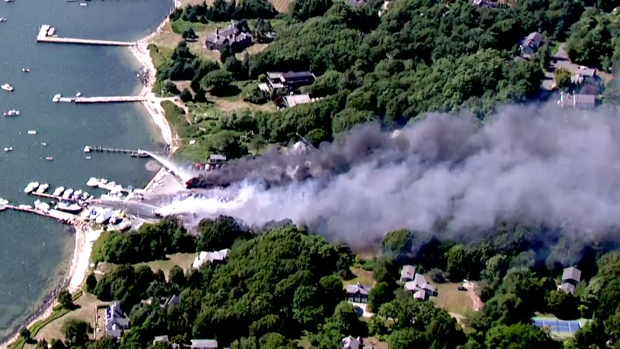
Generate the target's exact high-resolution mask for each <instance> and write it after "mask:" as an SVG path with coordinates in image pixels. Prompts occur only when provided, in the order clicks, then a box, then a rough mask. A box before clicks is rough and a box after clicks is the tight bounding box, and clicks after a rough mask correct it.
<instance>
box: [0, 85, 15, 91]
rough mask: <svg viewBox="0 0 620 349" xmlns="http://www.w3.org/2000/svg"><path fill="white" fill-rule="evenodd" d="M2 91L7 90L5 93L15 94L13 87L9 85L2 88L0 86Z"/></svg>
mask: <svg viewBox="0 0 620 349" xmlns="http://www.w3.org/2000/svg"><path fill="white" fill-rule="evenodd" d="M0 88H1V89H3V90H5V91H9V92H13V90H15V89H14V88H13V86H11V85H9V84H4V85H2V86H0Z"/></svg>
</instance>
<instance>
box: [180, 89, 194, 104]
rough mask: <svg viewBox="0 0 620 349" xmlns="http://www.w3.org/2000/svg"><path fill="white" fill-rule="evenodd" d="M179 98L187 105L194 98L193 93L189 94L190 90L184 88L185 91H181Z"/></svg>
mask: <svg viewBox="0 0 620 349" xmlns="http://www.w3.org/2000/svg"><path fill="white" fill-rule="evenodd" d="M179 98H181V100H182V101H183V102H185V103H187V102H191V101H192V98H193V97H192V93H191V92H189V90H188V89H186V88H184V89H183V91H181V94H180V95H179Z"/></svg>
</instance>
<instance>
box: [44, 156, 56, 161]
mask: <svg viewBox="0 0 620 349" xmlns="http://www.w3.org/2000/svg"><path fill="white" fill-rule="evenodd" d="M45 160H47V161H52V160H54V158H53V157H51V156H48V157H46V158H45Z"/></svg>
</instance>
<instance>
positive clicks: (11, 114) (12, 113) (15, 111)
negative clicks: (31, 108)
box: [4, 109, 19, 116]
mask: <svg viewBox="0 0 620 349" xmlns="http://www.w3.org/2000/svg"><path fill="white" fill-rule="evenodd" d="M18 115H19V110H15V109H11V110H9V111H5V112H4V116H18Z"/></svg>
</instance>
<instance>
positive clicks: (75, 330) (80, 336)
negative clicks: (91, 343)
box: [61, 319, 90, 347]
mask: <svg viewBox="0 0 620 349" xmlns="http://www.w3.org/2000/svg"><path fill="white" fill-rule="evenodd" d="M61 330H62V333H63V334H64V335H65V338H66V339H67V344H69V346H76V347H79V346H84V345H85V344H86V342H88V331H90V325H89V324H88V323H87V322H84V321H82V320H77V319H70V320H68V321H66V322H65V323H64V324H63V325H62V328H61Z"/></svg>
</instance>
